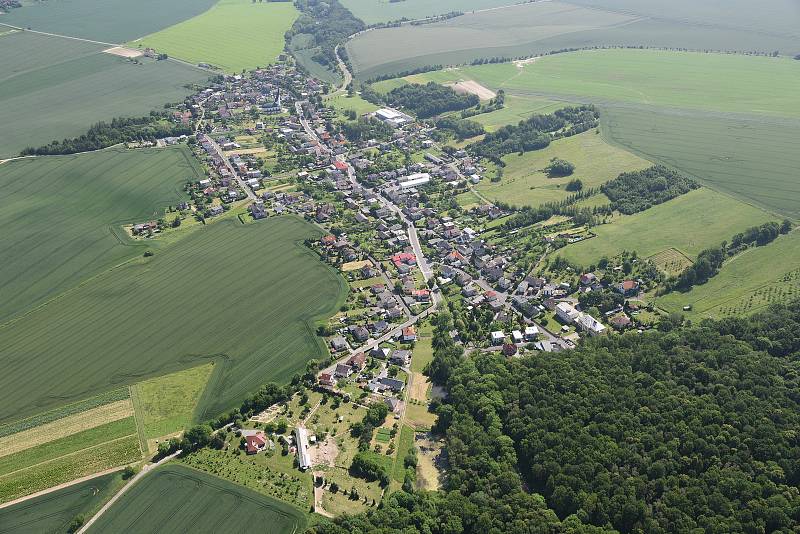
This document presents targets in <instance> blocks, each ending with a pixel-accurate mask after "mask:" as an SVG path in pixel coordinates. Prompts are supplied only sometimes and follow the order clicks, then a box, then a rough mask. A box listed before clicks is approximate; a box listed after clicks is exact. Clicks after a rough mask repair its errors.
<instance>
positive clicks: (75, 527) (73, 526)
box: [67, 515, 86, 534]
mask: <svg viewBox="0 0 800 534" xmlns="http://www.w3.org/2000/svg"><path fill="white" fill-rule="evenodd" d="M84 523H86V518H85V517H84V516H82V515H78V516H75V517H73V518H72V521H70V522H69V525H68V526H67V532H68V533H69V534H74V533H75V532H78V531H79V530H80V529H81V527H82V526H83V525H84Z"/></svg>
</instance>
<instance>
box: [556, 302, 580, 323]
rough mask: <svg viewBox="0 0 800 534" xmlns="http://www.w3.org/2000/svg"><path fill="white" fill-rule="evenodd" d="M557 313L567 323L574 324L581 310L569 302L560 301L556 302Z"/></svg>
mask: <svg viewBox="0 0 800 534" xmlns="http://www.w3.org/2000/svg"><path fill="white" fill-rule="evenodd" d="M556 315H557V316H558V318H559V319H561V321H563V322H565V323H566V324H572V323H574V322H575V321H577V320H578V317H579V316H580V312H579V311H578V310H576V309H575V308H574V307H573V306H572V304H570V303H569V302H559V303H558V304H556Z"/></svg>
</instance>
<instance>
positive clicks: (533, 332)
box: [525, 326, 539, 341]
mask: <svg viewBox="0 0 800 534" xmlns="http://www.w3.org/2000/svg"><path fill="white" fill-rule="evenodd" d="M538 335H539V329H538V328H537V327H536V326H528V327H526V328H525V341H535V340H536V337H537V336H538Z"/></svg>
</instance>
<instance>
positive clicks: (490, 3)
mask: <svg viewBox="0 0 800 534" xmlns="http://www.w3.org/2000/svg"><path fill="white" fill-rule="evenodd" d="M513 3H514V2H513V1H511V0H437V1H436V2H430V1H429V0H404V1H403V2H389V1H388V0H342V5H343V6H344V7H346V8H347V9H349V10H350V11H351V12H352V13H353V15H355V16H356V17H358V18H360V19H361V20H363V21H364V22H366V23H367V24H377V23H380V22H389V21H394V20H400V19H422V18H426V17H432V16H435V15H444V14H445V13H450V12H453V11H461V12H465V13H466V12H469V11H475V10H479V9H491V8H496V7H501V6H507V5H509V4H513Z"/></svg>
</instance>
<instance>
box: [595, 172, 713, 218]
mask: <svg viewBox="0 0 800 534" xmlns="http://www.w3.org/2000/svg"><path fill="white" fill-rule="evenodd" d="M699 187H700V184H698V183H697V182H695V181H694V180H692V179H691V178H688V177H686V176H684V175H682V174H680V173H678V172H676V171H673V170H672V169H668V168H667V167H664V166H663V165H655V166H653V167H650V168H648V169H643V170H641V171H633V172H625V173H622V174H620V175H619V176H618V177H617V178H614V179H613V180H611V181H609V182H606V183H605V184H603V185H602V186H601V188H600V189H601V191H602V192H603V193H605V195H606V196H607V197H608V198H609V200H611V207H612V209H615V210H617V211H619V212H620V213H624V214H626V215H631V214H633V213H637V212H640V211H644V210H646V209H648V208H650V207H652V206H655V205H657V204H661V203H663V202H666V201H667V200H671V199H673V198H675V197H677V196H680V195H683V194H685V193H688V192H689V191H691V190H693V189H697V188H699Z"/></svg>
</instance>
